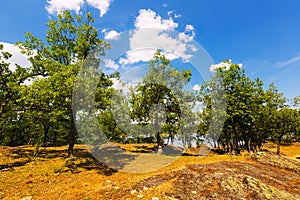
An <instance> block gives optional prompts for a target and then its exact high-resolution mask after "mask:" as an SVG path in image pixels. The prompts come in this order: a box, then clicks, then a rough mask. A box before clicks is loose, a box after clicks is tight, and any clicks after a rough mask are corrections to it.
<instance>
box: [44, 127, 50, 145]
mask: <svg viewBox="0 0 300 200" xmlns="http://www.w3.org/2000/svg"><path fill="white" fill-rule="evenodd" d="M48 132H49V125H48V124H47V123H45V124H44V145H45V144H46V143H47V139H48Z"/></svg>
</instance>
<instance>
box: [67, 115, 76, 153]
mask: <svg viewBox="0 0 300 200" xmlns="http://www.w3.org/2000/svg"><path fill="white" fill-rule="evenodd" d="M75 132H76V129H75V121H74V118H73V113H71V130H70V135H69V148H68V157H71V158H72V157H73V149H74V144H75Z"/></svg>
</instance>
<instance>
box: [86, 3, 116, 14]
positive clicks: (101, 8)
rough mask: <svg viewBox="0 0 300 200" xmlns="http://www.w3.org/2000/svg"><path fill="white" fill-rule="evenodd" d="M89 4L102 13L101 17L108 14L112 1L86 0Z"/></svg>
mask: <svg viewBox="0 0 300 200" xmlns="http://www.w3.org/2000/svg"><path fill="white" fill-rule="evenodd" d="M86 1H87V3H88V4H89V5H90V6H92V7H94V8H97V9H98V10H99V11H100V17H103V15H104V14H105V13H107V11H108V9H109V6H110V3H111V0H86Z"/></svg>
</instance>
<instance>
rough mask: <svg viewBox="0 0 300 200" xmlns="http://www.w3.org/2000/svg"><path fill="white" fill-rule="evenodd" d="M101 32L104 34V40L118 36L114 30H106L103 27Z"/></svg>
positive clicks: (115, 38) (114, 38) (117, 37)
mask: <svg viewBox="0 0 300 200" xmlns="http://www.w3.org/2000/svg"><path fill="white" fill-rule="evenodd" d="M101 33H103V34H104V39H106V40H118V39H119V38H120V33H118V32H117V31H115V30H111V31H109V32H107V30H106V29H103V30H102V31H101Z"/></svg>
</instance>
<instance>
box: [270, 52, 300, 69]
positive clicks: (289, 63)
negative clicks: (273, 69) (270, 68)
mask: <svg viewBox="0 0 300 200" xmlns="http://www.w3.org/2000/svg"><path fill="white" fill-rule="evenodd" d="M299 60H300V55H298V56H295V57H293V58H291V59H289V60H286V61H280V62H277V63H276V65H277V66H278V67H285V66H288V65H291V64H294V63H296V62H298V61H299Z"/></svg>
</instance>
